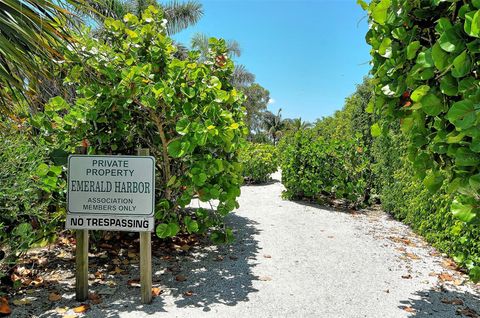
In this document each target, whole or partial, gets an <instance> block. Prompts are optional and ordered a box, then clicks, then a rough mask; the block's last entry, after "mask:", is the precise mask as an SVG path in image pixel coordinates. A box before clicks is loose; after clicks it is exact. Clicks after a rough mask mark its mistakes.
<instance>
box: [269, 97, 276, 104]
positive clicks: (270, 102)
mask: <svg viewBox="0 0 480 318" xmlns="http://www.w3.org/2000/svg"><path fill="white" fill-rule="evenodd" d="M275 102H276V101H275V100H274V99H273V98H270V99H269V100H268V105H273V104H275Z"/></svg>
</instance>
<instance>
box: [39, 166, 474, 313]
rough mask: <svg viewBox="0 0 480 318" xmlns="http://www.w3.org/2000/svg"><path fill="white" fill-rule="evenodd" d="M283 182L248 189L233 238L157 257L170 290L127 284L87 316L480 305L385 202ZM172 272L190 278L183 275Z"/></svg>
mask: <svg viewBox="0 0 480 318" xmlns="http://www.w3.org/2000/svg"><path fill="white" fill-rule="evenodd" d="M279 178H280V176H279V175H274V179H277V180H278V179H279ZM282 190H283V186H282V185H281V183H280V182H278V181H275V182H272V183H271V184H268V185H260V186H245V187H243V188H242V195H241V197H240V205H241V208H240V209H239V210H238V211H237V212H236V213H234V214H233V215H231V216H230V217H229V219H228V222H229V223H230V226H232V227H233V228H235V229H236V237H237V242H236V243H235V244H233V245H232V246H229V247H221V248H217V247H214V246H210V247H201V248H197V249H195V250H194V251H191V253H187V254H185V255H184V256H181V257H178V258H177V259H176V261H175V262H174V264H173V265H172V262H171V261H166V260H164V259H162V258H160V257H155V258H154V271H153V272H154V273H155V276H154V285H156V286H159V287H160V288H162V289H163V290H164V293H163V294H162V295H160V296H159V297H156V298H154V301H153V304H152V305H149V306H141V305H138V304H139V295H138V289H133V288H126V287H119V288H117V290H116V292H115V294H114V295H112V296H105V297H106V298H105V300H104V302H103V304H101V305H98V306H92V309H90V310H89V311H88V312H87V314H86V316H87V317H135V318H138V317H153V316H155V317H156V316H157V315H158V317H204V316H205V317H324V318H329V317H332V318H340V317H345V318H357V317H370V318H377V317H382V318H388V317H391V318H397V317H435V318H447V317H462V314H463V317H470V316H468V313H469V312H470V313H475V312H477V313H480V298H479V294H478V289H479V286H478V285H477V286H474V285H472V284H470V283H465V282H464V280H465V277H464V276H462V275H461V274H460V273H459V272H457V271H455V270H453V269H452V268H449V267H451V264H449V263H448V261H446V259H444V258H442V257H441V256H440V255H439V254H438V253H437V252H435V250H434V249H433V248H432V247H430V246H429V245H428V244H426V243H425V242H424V241H423V240H422V239H421V238H419V237H418V236H416V235H414V234H413V233H412V232H411V230H409V228H408V227H407V226H405V225H403V224H402V223H400V222H397V221H395V220H392V219H391V218H389V217H388V216H387V215H386V214H384V213H383V212H380V211H370V212H365V213H356V214H350V213H344V212H337V211H333V210H328V209H323V208H319V207H316V206H311V205H308V204H304V203H296V202H290V201H284V200H282V199H281V192H282ZM172 267H174V268H173V269H172ZM172 271H173V273H175V274H177V273H180V274H181V275H184V278H185V280H184V281H181V282H179V281H177V280H176V279H175V277H176V276H174V275H175V274H173V275H172ZM133 276H135V275H132V276H131V277H133ZM131 277H130V276H126V277H125V278H123V279H125V280H126V279H129V278H131ZM121 284H122V283H119V284H118V285H119V286H121ZM94 289H95V288H94ZM69 305H70V306H72V301H70V303H69ZM53 313H54V311H53V310H52V311H49V312H47V313H45V314H43V315H41V316H43V317H49V316H50V315H52V316H54V315H53ZM457 314H460V315H457ZM471 317H475V316H471Z"/></svg>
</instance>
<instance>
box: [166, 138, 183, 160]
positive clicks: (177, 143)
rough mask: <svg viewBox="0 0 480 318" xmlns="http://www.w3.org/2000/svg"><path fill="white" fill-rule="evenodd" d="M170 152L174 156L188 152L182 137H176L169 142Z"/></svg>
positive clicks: (168, 148) (180, 155) (177, 156)
mask: <svg viewBox="0 0 480 318" xmlns="http://www.w3.org/2000/svg"><path fill="white" fill-rule="evenodd" d="M167 150H168V154H169V155H170V156H171V157H173V158H180V157H182V156H184V155H185V154H186V150H185V149H184V144H183V143H182V141H181V140H180V139H175V140H173V141H171V142H170V143H169V144H168V147H167Z"/></svg>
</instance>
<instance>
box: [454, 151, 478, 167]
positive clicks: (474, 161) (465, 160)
mask: <svg viewBox="0 0 480 318" xmlns="http://www.w3.org/2000/svg"><path fill="white" fill-rule="evenodd" d="M455 164H456V165H458V166H463V167H475V166H477V165H478V164H480V155H478V154H477V153H475V152H473V151H471V150H470V149H468V148H466V147H461V148H458V149H457V151H456V152H455Z"/></svg>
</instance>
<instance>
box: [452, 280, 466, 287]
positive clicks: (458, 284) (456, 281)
mask: <svg viewBox="0 0 480 318" xmlns="http://www.w3.org/2000/svg"><path fill="white" fill-rule="evenodd" d="M463 283H464V281H463V280H461V279H455V280H454V281H453V285H455V286H460V285H462V284H463Z"/></svg>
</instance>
